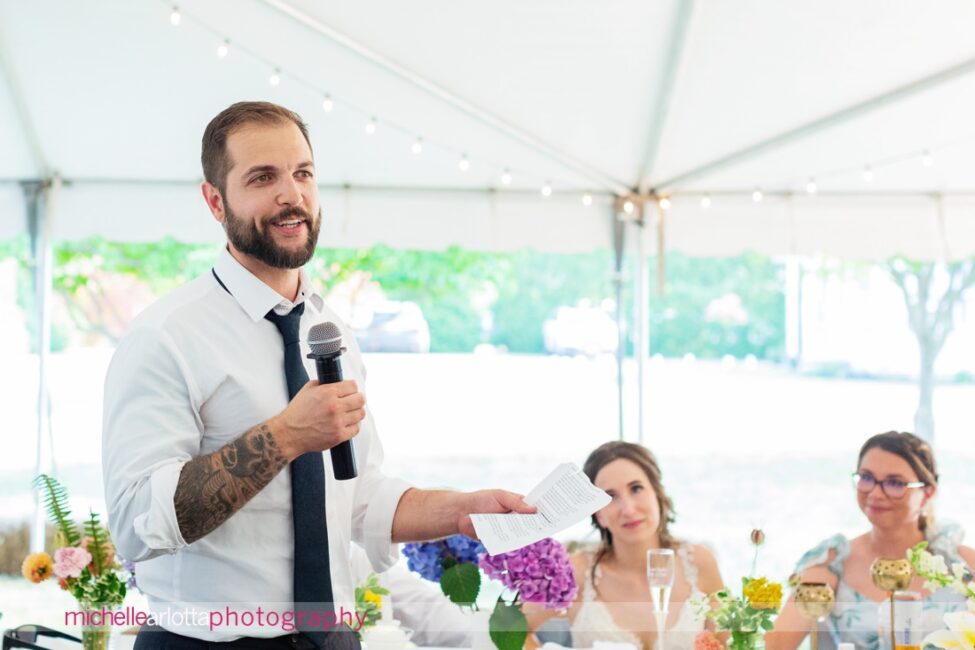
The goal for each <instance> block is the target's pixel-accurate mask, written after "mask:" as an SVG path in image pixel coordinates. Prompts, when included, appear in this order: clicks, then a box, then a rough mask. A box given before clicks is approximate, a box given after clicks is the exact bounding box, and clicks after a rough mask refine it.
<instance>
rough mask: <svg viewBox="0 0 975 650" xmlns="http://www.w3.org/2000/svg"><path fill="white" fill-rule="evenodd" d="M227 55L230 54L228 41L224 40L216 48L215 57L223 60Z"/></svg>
mask: <svg viewBox="0 0 975 650" xmlns="http://www.w3.org/2000/svg"><path fill="white" fill-rule="evenodd" d="M228 54H230V41H228V40H227V39H224V40H223V43H221V44H220V45H218V46H217V57H218V58H221V59H224V58H226V57H227V55H228Z"/></svg>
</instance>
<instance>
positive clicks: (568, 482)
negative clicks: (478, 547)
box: [471, 463, 611, 555]
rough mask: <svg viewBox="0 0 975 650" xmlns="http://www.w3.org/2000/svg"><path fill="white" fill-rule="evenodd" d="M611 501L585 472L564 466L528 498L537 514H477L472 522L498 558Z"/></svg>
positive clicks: (489, 550) (555, 470) (562, 528)
mask: <svg viewBox="0 0 975 650" xmlns="http://www.w3.org/2000/svg"><path fill="white" fill-rule="evenodd" d="M610 501H611V499H610V497H609V495H608V494H606V493H605V492H603V491H602V490H600V489H599V488H597V487H596V486H594V485H593V484H592V483H591V482H590V481H589V478H588V477H587V476H586V475H585V474H583V473H582V470H580V469H579V468H578V467H576V466H575V465H574V464H572V463H563V464H562V465H559V466H558V467H556V468H555V469H554V470H553V471H552V473H551V474H549V475H548V476H546V477H545V478H544V479H543V480H542V482H541V483H539V484H538V485H537V486H536V487H535V488H534V489H533V490H532V491H531V492H529V493H528V494H527V495H526V496H525V502H526V503H528V504H530V505H533V506H536V507H537V508H538V512H536V513H535V514H531V515H522V514H517V513H508V514H503V515H493V514H476V515H471V521H472V522H473V523H474V530H475V531H476V532H477V536H478V537H480V538H481V542H482V543H483V544H484V547H485V548H486V549H487V551H488V553H490V554H491V555H497V554H498V553H507V552H508V551H513V550H515V549H518V548H521V547H522V546H527V545H529V544H532V543H534V542H537V541H538V540H540V539H542V538H545V537H551V536H552V535H554V534H556V533H558V532H560V531H563V530H565V529H566V528H568V527H569V526H571V525H572V524H574V523H576V522H578V521H581V520H583V519H585V518H586V517H588V516H589V515H591V514H592V513H594V512H596V511H597V510H599V509H600V508H604V507H606V505H607V504H608V503H609V502H610Z"/></svg>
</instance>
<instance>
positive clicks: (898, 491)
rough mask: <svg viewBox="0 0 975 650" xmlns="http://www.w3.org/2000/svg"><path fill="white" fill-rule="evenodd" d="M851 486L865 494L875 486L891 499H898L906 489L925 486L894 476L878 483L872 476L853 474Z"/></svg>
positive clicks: (918, 482)
mask: <svg viewBox="0 0 975 650" xmlns="http://www.w3.org/2000/svg"><path fill="white" fill-rule="evenodd" d="M853 485H854V486H855V487H856V489H857V491H858V492H862V493H864V494H867V493H868V492H870V491H871V490H873V488H874V487H875V486H877V485H879V486H880V490H881V491H882V492H883V493H884V494H886V495H887V496H889V497H890V498H891V499H900V498H901V497H903V496H904V494H905V493H906V492H907V489H908V488H919V487H924V486H925V485H927V483H925V482H924V481H905V480H903V479H899V478H896V477H894V476H888V477H887V478H885V479H884V480H882V481H878V480H877V477H876V476H874V475H873V474H867V473H863V474H861V473H860V472H853Z"/></svg>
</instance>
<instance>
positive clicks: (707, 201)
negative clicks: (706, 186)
mask: <svg viewBox="0 0 975 650" xmlns="http://www.w3.org/2000/svg"><path fill="white" fill-rule="evenodd" d="M701 207H702V208H704V209H705V210H707V209H708V208H710V207H711V195H710V194H705V195H704V196H702V197H701Z"/></svg>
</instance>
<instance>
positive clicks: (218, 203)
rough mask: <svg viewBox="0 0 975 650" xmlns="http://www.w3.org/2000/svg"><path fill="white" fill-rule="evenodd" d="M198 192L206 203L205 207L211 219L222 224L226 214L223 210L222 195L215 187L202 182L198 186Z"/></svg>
mask: <svg viewBox="0 0 975 650" xmlns="http://www.w3.org/2000/svg"><path fill="white" fill-rule="evenodd" d="M200 191H202V192H203V200H204V201H206V204H207V207H208V208H210V213H211V214H212V215H213V218H214V219H216V220H217V221H219V222H220V223H223V222H224V221H225V220H226V218H227V215H226V212H225V210H224V204H223V195H222V194H221V193H220V190H219V189H217V186H216V185H214V184H213V183H210V182H208V181H203V184H202V185H200Z"/></svg>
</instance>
